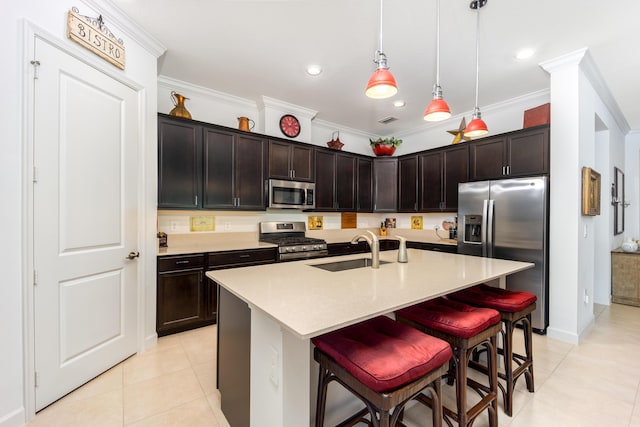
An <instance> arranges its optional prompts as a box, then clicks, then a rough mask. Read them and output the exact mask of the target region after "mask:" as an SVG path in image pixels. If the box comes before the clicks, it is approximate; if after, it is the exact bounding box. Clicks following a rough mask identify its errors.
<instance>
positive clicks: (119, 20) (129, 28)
mask: <svg viewBox="0 0 640 427" xmlns="http://www.w3.org/2000/svg"><path fill="white" fill-rule="evenodd" d="M81 1H82V3H84V4H86V5H87V6H88V7H90V8H92V9H94V10H96V11H98V13H100V14H101V15H102V16H103V17H105V18H106V19H107V21H111V22H113V25H114V26H117V27H118V29H119V30H120V31H122V32H123V33H125V34H126V35H127V37H128V38H130V39H131V40H133V41H135V42H136V43H137V44H139V45H140V46H142V47H143V48H144V49H145V50H146V51H148V52H149V53H151V54H152V55H154V56H155V57H156V58H159V57H161V56H162V55H164V53H165V52H166V51H167V48H166V47H165V46H164V45H163V44H162V43H161V42H160V40H158V39H156V38H155V37H153V36H152V35H151V34H149V33H148V32H147V31H146V30H145V29H144V28H142V27H141V26H140V25H139V24H138V23H137V22H135V21H134V20H132V19H131V18H129V16H128V15H127V14H125V13H124V11H123V10H122V9H120V8H119V7H118V6H116V5H115V4H114V3H112V2H111V1H110V0H81ZM111 22H110V25H111Z"/></svg>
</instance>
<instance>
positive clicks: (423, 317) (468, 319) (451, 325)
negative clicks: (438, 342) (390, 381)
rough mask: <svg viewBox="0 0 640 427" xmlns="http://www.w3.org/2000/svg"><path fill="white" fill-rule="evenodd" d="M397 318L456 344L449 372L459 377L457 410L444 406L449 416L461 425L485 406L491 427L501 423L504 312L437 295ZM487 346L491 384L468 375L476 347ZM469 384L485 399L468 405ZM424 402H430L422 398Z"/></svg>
mask: <svg viewBox="0 0 640 427" xmlns="http://www.w3.org/2000/svg"><path fill="white" fill-rule="evenodd" d="M396 319H397V320H398V321H400V322H403V323H406V324H407V325H410V326H413V327H414V328H417V329H418V330H420V331H422V332H425V333H427V334H429V335H433V336H434V337H438V338H441V339H443V340H445V341H447V342H448V343H449V344H450V345H451V347H453V359H452V362H453V367H450V369H449V372H448V373H447V376H448V378H449V380H451V379H452V378H454V379H455V383H456V404H457V410H455V411H454V410H451V409H449V408H447V407H446V406H443V408H442V410H443V412H444V415H445V421H447V424H449V425H452V424H451V422H450V421H449V419H448V418H452V419H454V420H455V421H457V423H458V425H459V426H460V427H467V426H471V425H473V422H474V421H475V419H476V417H477V416H478V415H480V414H481V413H482V412H483V411H484V410H485V409H486V410H487V411H488V413H489V425H490V427H497V426H498V400H497V399H498V396H497V395H498V385H497V384H498V374H497V366H496V365H497V363H496V362H497V351H496V347H497V343H496V341H497V334H498V332H500V329H501V324H500V314H499V313H498V312H497V311H495V310H492V309H487V308H477V307H472V306H470V305H467V304H463V303H461V302H458V301H453V300H449V299H446V298H436V299H434V300H430V301H427V302H424V303H421V304H417V305H414V306H411V307H408V308H405V309H402V310H399V311H397V312H396ZM479 347H482V348H486V349H487V354H488V357H487V359H488V370H487V372H486V373H487V377H488V380H489V381H488V382H489V385H488V386H487V385H485V384H480V383H479V382H477V381H475V380H473V379H471V378H468V377H467V365H468V364H469V360H470V358H471V355H472V352H473V350H474V349H476V348H479ZM467 386H468V387H470V388H472V389H473V390H475V391H476V392H477V393H478V394H479V395H480V396H481V399H480V401H479V402H477V403H476V404H475V405H473V406H472V407H470V408H468V409H467ZM420 401H421V402H423V403H426V404H429V403H430V402H428V401H426V400H424V399H421V400H420Z"/></svg>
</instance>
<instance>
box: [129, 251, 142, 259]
mask: <svg viewBox="0 0 640 427" xmlns="http://www.w3.org/2000/svg"><path fill="white" fill-rule="evenodd" d="M139 256H140V252H137V251H136V252H129V255H127V259H136V258H138V257H139Z"/></svg>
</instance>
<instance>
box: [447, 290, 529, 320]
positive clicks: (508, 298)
mask: <svg viewBox="0 0 640 427" xmlns="http://www.w3.org/2000/svg"><path fill="white" fill-rule="evenodd" d="M448 297H449V298H452V299H455V300H457V301H462V302H465V303H467V304H471V305H479V306H482V307H487V308H493V309H494V310H498V311H505V312H508V313H517V312H519V311H521V310H524V309H525V308H527V307H528V306H530V305H531V304H533V303H535V302H536V300H537V299H538V298H537V297H536V296H535V295H534V294H532V293H531V292H525V291H510V290H507V289H502V288H496V287H494V286H489V285H486V284H484V283H482V284H480V285H476V286H473V287H471V288H468V289H463V290H461V291H458V292H454V293H453V294H450V295H448Z"/></svg>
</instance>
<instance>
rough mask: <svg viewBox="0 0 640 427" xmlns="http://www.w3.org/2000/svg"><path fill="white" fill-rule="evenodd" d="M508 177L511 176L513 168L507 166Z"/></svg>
mask: <svg viewBox="0 0 640 427" xmlns="http://www.w3.org/2000/svg"><path fill="white" fill-rule="evenodd" d="M507 175H511V166H507Z"/></svg>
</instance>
